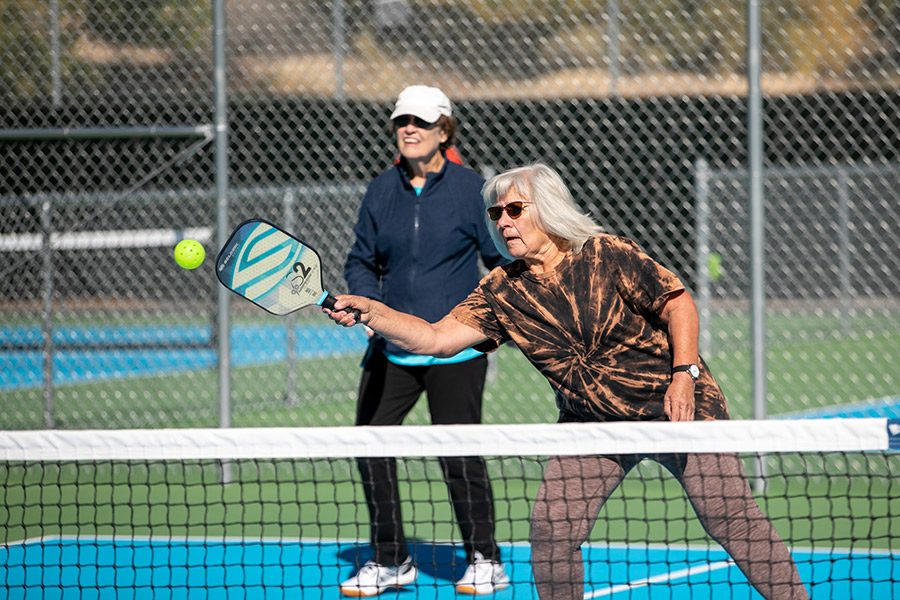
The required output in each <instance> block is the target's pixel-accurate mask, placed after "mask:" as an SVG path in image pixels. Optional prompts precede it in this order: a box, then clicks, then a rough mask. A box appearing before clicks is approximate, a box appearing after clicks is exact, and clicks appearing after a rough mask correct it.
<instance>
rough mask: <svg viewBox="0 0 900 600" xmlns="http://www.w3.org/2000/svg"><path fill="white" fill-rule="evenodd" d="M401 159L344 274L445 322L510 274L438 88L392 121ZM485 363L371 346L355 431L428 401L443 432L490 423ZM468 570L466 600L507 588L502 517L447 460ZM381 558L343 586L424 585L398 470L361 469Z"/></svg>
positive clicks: (366, 218)
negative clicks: (485, 408)
mask: <svg viewBox="0 0 900 600" xmlns="http://www.w3.org/2000/svg"><path fill="white" fill-rule="evenodd" d="M391 121H392V125H393V130H394V132H395V135H396V142H397V147H398V149H399V151H400V158H399V160H398V161H397V162H396V164H394V165H393V167H392V168H390V169H388V170H387V171H385V172H383V173H381V174H380V175H379V176H378V177H376V178H375V179H374V180H373V181H372V182H371V183H370V184H369V187H368V189H367V191H366V194H365V196H364V197H363V200H362V205H361V206H360V210H359V220H358V222H357V224H356V227H355V228H354V232H355V234H356V241H355V243H354V245H353V248H352V249H351V250H350V254H349V256H348V258H347V262H346V264H345V266H344V277H345V279H346V280H347V285H348V287H349V291H350V293H351V294H355V295H359V296H367V297H369V298H373V299H376V300H379V301H381V302H384V303H385V304H387V305H388V306H390V307H392V308H394V309H396V310H399V311H403V312H408V313H411V314H414V315H417V316H419V317H421V318H423V319H425V320H428V321H437V320H439V319H440V318H441V317H443V316H444V315H445V314H447V312H448V311H449V310H450V309H451V308H453V307H454V306H455V305H456V304H458V303H459V302H460V301H462V300H463V299H464V298H465V297H466V296H467V295H468V294H469V293H470V292H471V291H472V290H474V289H475V286H476V285H477V284H478V281H479V280H480V277H481V275H480V270H479V264H478V257H479V255H480V256H481V258H482V260H483V262H484V264H485V266H487V267H488V268H489V269H490V268H493V267H495V266H497V265H499V264H503V263H505V262H507V261H506V260H505V259H504V258H503V257H502V256H501V255H500V253H499V252H498V251H497V249H496V247H495V246H494V243H493V242H492V241H491V238H490V235H489V233H488V231H487V226H486V223H485V219H484V207H483V205H482V200H481V188H482V186H483V185H484V179H483V178H482V177H481V176H480V175H478V174H477V173H475V172H474V171H472V170H470V169H467V168H465V167H463V166H461V165H460V164H457V162H454V160H457V161H458V155H455V150H454V144H455V142H456V128H457V123H456V120H455V118H454V117H453V115H452V106H451V103H450V100H449V99H448V98H447V96H446V95H445V94H444V93H443V92H441V91H440V90H438V89H437V88H433V87H427V86H421V85H417V86H412V87H409V88H406V89H405V90H403V92H402V93H401V94H400V96H399V97H398V99H397V103H396V106H395V109H394V111H393V113H392V114H391ZM486 371H487V358H486V357H485V356H484V355H483V354H480V353H478V352H477V351H475V350H471V349H469V350H466V351H464V352H461V353H460V354H458V355H456V356H454V357H452V358H449V359H438V358H434V357H428V356H424V357H423V356H418V355H413V354H409V353H407V352H404V351H402V350H401V349H400V348H397V347H396V346H393V345H391V344H386V343H385V342H384V340H382V339H381V338H379V337H377V336H376V337H373V338H372V339H371V340H370V345H369V349H368V351H367V353H366V358H365V360H364V364H363V374H362V378H361V381H360V387H359V401H358V405H357V415H356V424H357V425H399V424H401V423H402V421H403V419H404V418H405V417H406V415H407V414H408V413H409V411H410V410H411V409H412V408H413V405H414V404H415V403H416V401H417V400H418V398H419V396H420V395H421V394H422V392H423V391H424V392H425V393H426V395H427V398H428V409H429V412H430V414H431V421H432V423H433V424H436V425H437V424H463V423H480V422H481V405H482V392H483V390H484V380H485V374H486ZM441 463H442V467H443V473H444V477H445V480H446V482H447V485H448V487H449V490H450V497H451V500H452V502H453V508H454V511H455V513H456V517H457V522H458V523H459V527H460V530H461V533H462V540H463V543H464V546H465V551H466V556H467V559H468V562H469V567H468V569H467V570H466V572H465V574H464V575H463V577H462V578H461V579H460V580H459V581H457V584H456V585H457V590H458V591H459V592H461V593H469V594H488V593H492V592H494V591H497V590H501V589H504V588H505V587H507V586H508V585H509V580H508V578H507V576H506V573H505V570H504V568H503V565H502V564H501V562H500V554H499V549H498V547H497V544H496V542H495V540H494V506H493V497H492V493H491V486H490V481H489V480H488V477H487V473H486V469H485V464H484V460H483V459H482V458H480V457H453V458H445V459H442V460H441ZM358 464H359V469H360V474H361V476H362V481H363V488H364V490H365V495H366V501H367V504H368V508H369V516H370V519H371V532H372V546H373V548H374V550H375V556H374V557H373V558H372V560H371V561H369V562H368V563H366V564H365V565H363V567H362V568H361V569H360V570H359V572H358V573H357V574H356V575H354V576H353V577H351V578H350V579H348V580H347V581H344V582H343V583H342V584H341V591H342V592H343V593H344V594H345V595H348V596H372V595H376V594H380V593H382V592H384V591H386V590H387V589H389V588H392V587H402V586H404V585H408V584H411V583H412V582H413V581H415V579H416V577H417V570H416V567H415V566H414V565H413V564H412V560H411V557H410V555H409V550H408V548H407V544H406V537H405V535H404V531H403V523H402V515H401V514H400V498H399V490H398V484H397V469H396V464H395V461H394V459H392V458H383V459H370V458H367V459H362V458H361V459H359V460H358Z"/></svg>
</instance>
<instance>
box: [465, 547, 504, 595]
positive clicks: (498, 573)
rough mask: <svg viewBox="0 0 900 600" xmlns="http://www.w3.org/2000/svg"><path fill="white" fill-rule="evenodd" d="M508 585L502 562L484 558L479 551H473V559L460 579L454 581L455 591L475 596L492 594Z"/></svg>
mask: <svg viewBox="0 0 900 600" xmlns="http://www.w3.org/2000/svg"><path fill="white" fill-rule="evenodd" d="M508 587H509V577H507V576H506V569H504V568H503V564H502V563H500V562H498V561H496V560H488V559H486V558H485V557H484V556H483V555H482V554H481V552H476V553H475V561H474V562H472V564H470V565H469V568H468V569H466V572H465V574H464V575H463V576H462V579H460V580H459V581H457V582H456V591H457V592H459V593H460V594H473V595H475V596H481V595H484V594H493V593H494V592H499V591H500V590H505V589H506V588H508Z"/></svg>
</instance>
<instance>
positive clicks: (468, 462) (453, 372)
mask: <svg viewBox="0 0 900 600" xmlns="http://www.w3.org/2000/svg"><path fill="white" fill-rule="evenodd" d="M486 372H487V358H486V357H485V356H479V357H478V358H474V359H472V360H468V361H465V362H461V363H454V364H447V365H433V366H415V367H408V366H402V365H395V364H393V363H391V362H390V361H388V360H387V358H386V357H385V356H384V354H383V353H381V352H378V351H375V352H373V353H372V355H371V356H370V357H369V359H368V361H367V362H366V365H365V369H364V371H363V376H362V380H361V382H360V390H359V405H358V407H357V417H356V424H357V425H399V424H401V423H402V422H403V419H404V418H405V417H406V415H407V414H409V411H410V410H412V408H413V406H414V405H415V403H416V401H417V400H418V399H419V396H420V395H421V394H422V392H423V391H424V392H426V394H427V398H428V410H429V412H430V413H431V422H432V424H434V425H452V424H473V423H480V422H481V402H482V392H483V391H484V378H485V374H486ZM357 463H358V465H359V471H360V475H361V476H362V483H363V490H364V491H365V495H366V503H367V505H368V508H369V518H370V522H371V526H372V547H373V548H374V549H375V556H374V558H373V560H375V562H377V563H380V564H384V565H397V564H400V563H401V562H403V561H404V560H405V559H406V557H407V556H409V550H408V548H407V543H406V535H405V534H404V531H403V517H402V515H401V512H400V490H399V486H398V481H397V464H396V461H395V460H394V459H393V458H360V459H357ZM441 467H442V470H443V475H444V480H445V481H446V482H447V486H448V488H449V491H450V499H451V501H452V502H453V510H454V512H455V514H456V520H457V522H458V523H459V528H460V531H461V533H462V540H463V545H464V547H465V550H466V556H467V557H468V558H469V560H470V561H471V560H472V558H473V556H474V552H475V551H476V550H477V551H478V552H481V554H482V555H484V556H485V557H486V558H489V559H497V560H498V559H499V558H500V550H499V548H498V547H497V543H496V542H495V540H494V500H493V495H492V491H491V483H490V480H489V479H488V476H487V469H486V467H485V463H484V459H483V458H481V457H477V456H472V457H443V458H441Z"/></svg>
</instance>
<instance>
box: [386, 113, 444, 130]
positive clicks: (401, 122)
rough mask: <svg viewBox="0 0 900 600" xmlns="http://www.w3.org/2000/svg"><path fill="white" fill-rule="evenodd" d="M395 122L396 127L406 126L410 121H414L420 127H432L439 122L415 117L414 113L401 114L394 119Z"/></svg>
mask: <svg viewBox="0 0 900 600" xmlns="http://www.w3.org/2000/svg"><path fill="white" fill-rule="evenodd" d="M393 122H394V127H396V128H397V129H400V128H401V127H406V126H407V125H409V124H410V123H412V124H413V125H415V126H416V127H418V128H419V129H431V128H432V127H434V126H435V125H437V122H434V123H429V122H428V121H426V120H425V119H422V118H419V117H415V116H413V115H401V116H399V117H397V118H395V119H394V120H393Z"/></svg>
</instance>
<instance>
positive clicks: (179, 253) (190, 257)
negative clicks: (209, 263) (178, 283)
mask: <svg viewBox="0 0 900 600" xmlns="http://www.w3.org/2000/svg"><path fill="white" fill-rule="evenodd" d="M204 258H206V250H204V249H203V244H201V243H200V242H198V241H197V240H181V241H180V242H178V243H177V244H176V245H175V262H177V263H178V265H179V266H180V267H182V268H184V269H196V268H197V267H199V266H200V265H202V264H203V259H204Z"/></svg>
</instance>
